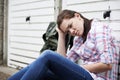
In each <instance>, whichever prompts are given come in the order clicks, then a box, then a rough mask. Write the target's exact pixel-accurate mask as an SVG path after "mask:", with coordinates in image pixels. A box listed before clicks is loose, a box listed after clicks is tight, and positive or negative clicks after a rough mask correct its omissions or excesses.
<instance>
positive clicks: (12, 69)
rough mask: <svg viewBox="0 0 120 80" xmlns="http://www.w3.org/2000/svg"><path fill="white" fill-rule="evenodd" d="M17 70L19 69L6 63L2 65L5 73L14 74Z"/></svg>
mask: <svg viewBox="0 0 120 80" xmlns="http://www.w3.org/2000/svg"><path fill="white" fill-rule="evenodd" d="M17 71H18V70H17V69H14V68H11V67H8V66H5V65H0V72H3V73H5V74H8V75H12V74H14V73H16V72H17Z"/></svg>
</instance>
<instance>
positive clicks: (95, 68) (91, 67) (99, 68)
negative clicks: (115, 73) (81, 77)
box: [82, 62, 112, 73]
mask: <svg viewBox="0 0 120 80" xmlns="http://www.w3.org/2000/svg"><path fill="white" fill-rule="evenodd" d="M82 67H83V68H85V69H87V70H88V71H90V72H92V73H101V72H105V71H108V70H111V69H112V65H111V64H105V63H102V62H99V63H95V64H87V65H83V66H82Z"/></svg>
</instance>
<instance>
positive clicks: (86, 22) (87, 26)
mask: <svg viewBox="0 0 120 80" xmlns="http://www.w3.org/2000/svg"><path fill="white" fill-rule="evenodd" d="M75 13H78V14H79V15H80V16H81V18H83V20H84V32H83V35H82V38H83V43H84V42H85V41H86V38H87V34H88V32H89V30H90V28H91V21H92V20H89V19H87V18H85V17H84V16H82V15H81V14H80V13H79V12H76V11H72V10H63V11H62V12H61V13H60V14H59V15H58V17H57V25H58V28H60V25H61V23H62V22H63V19H71V18H73V17H74V16H75V15H74V14H75Z"/></svg>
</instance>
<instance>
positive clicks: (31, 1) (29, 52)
mask: <svg viewBox="0 0 120 80" xmlns="http://www.w3.org/2000/svg"><path fill="white" fill-rule="evenodd" d="M8 16H9V17H8V36H9V37H8V66H11V67H25V66H26V65H28V64H29V63H31V62H33V61H34V60H35V59H36V58H37V57H38V56H39V54H40V53H39V51H40V49H41V48H42V46H43V44H44V42H43V39H42V35H43V33H44V32H45V31H46V29H47V26H48V24H49V22H51V21H54V0H9V14H8ZM28 16H31V18H30V22H26V17H28Z"/></svg>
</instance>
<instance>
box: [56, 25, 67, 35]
mask: <svg viewBox="0 0 120 80" xmlns="http://www.w3.org/2000/svg"><path fill="white" fill-rule="evenodd" d="M56 31H57V32H58V34H59V35H62V36H65V35H66V33H64V32H63V31H61V30H60V29H59V28H58V27H56Z"/></svg>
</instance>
